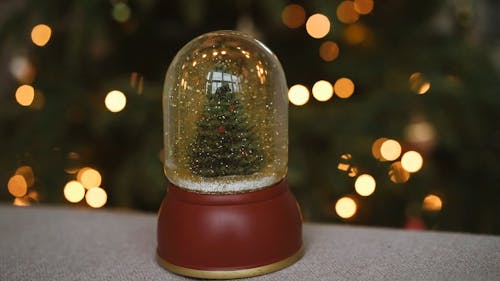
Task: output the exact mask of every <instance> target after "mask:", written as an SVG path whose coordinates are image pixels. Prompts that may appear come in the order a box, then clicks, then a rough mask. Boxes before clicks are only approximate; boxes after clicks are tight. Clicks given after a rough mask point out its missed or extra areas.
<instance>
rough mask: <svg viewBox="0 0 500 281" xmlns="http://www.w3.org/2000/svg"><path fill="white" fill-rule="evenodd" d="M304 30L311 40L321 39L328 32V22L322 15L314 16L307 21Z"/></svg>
mask: <svg viewBox="0 0 500 281" xmlns="http://www.w3.org/2000/svg"><path fill="white" fill-rule="evenodd" d="M306 30H307V33H308V34H309V35H310V36H311V37H312V38H316V39H320V38H323V37H325V36H326V35H327V34H328V32H330V20H329V19H328V17H327V16H325V15H323V14H319V13H318V14H314V15H312V16H310V17H309V18H308V19H307V22H306Z"/></svg>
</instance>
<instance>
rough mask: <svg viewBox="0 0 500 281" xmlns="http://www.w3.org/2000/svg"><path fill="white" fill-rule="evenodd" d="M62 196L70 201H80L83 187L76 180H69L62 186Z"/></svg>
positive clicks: (83, 190)
mask: <svg viewBox="0 0 500 281" xmlns="http://www.w3.org/2000/svg"><path fill="white" fill-rule="evenodd" d="M63 192H64V198H66V200H68V201H69V202H71V203H78V202H80V201H82V199H83V197H84V196H85V188H84V187H83V185H82V184H81V183H79V182H77V181H70V182H68V183H67V184H66V185H65V186H64V190H63Z"/></svg>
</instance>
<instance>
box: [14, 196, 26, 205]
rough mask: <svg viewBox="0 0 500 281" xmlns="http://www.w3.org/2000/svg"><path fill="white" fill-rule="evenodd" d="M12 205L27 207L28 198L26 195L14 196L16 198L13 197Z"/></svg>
mask: <svg viewBox="0 0 500 281" xmlns="http://www.w3.org/2000/svg"><path fill="white" fill-rule="evenodd" d="M12 205H14V206H20V207H27V206H30V201H29V198H26V197H16V198H14V201H13V202H12Z"/></svg>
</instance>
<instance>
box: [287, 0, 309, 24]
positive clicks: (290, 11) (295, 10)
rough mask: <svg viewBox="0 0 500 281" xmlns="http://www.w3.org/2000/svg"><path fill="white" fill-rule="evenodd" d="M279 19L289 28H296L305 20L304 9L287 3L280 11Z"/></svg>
mask: <svg viewBox="0 0 500 281" xmlns="http://www.w3.org/2000/svg"><path fill="white" fill-rule="evenodd" d="M281 20H282V21H283V24H285V25H286V26H287V27H289V28H298V27H300V26H302V25H303V24H304V22H305V21H306V11H305V10H304V8H303V7H302V6H300V5H297V4H290V5H287V6H286V7H285V8H284V9H283V12H282V13H281Z"/></svg>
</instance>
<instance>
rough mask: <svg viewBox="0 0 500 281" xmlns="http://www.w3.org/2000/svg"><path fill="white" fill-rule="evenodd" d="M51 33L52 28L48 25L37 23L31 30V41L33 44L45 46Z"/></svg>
mask: <svg viewBox="0 0 500 281" xmlns="http://www.w3.org/2000/svg"><path fill="white" fill-rule="evenodd" d="M51 35H52V29H50V27H49V26H48V25H45V24H38V25H35V27H33V29H32V30H31V41H33V44H35V45H37V46H40V47H43V46H45V45H46V44H47V43H48V42H49V40H50V36H51Z"/></svg>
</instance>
